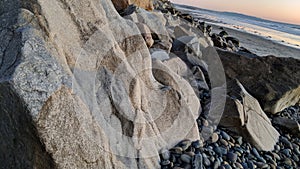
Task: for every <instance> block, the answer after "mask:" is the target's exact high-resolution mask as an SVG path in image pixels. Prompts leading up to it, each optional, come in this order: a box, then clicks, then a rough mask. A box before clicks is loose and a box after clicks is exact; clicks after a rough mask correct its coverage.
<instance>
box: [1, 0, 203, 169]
mask: <svg viewBox="0 0 300 169" xmlns="http://www.w3.org/2000/svg"><path fill="white" fill-rule="evenodd" d="M0 14H1V15H0V21H1V22H0V38H1V42H0V135H1V139H0V143H1V144H0V150H1V151H0V164H1V167H3V168H104V169H105V168H132V169H135V168H159V156H158V152H159V150H160V149H161V148H163V147H166V148H170V147H172V146H174V145H175V144H176V143H177V142H178V141H180V140H183V139H185V138H189V139H191V140H197V139H200V138H199V134H198V132H196V131H197V126H196V125H195V124H196V121H195V119H196V116H197V114H198V109H199V107H200V104H199V101H198V100H197V99H196V98H197V97H196V96H195V94H194V93H193V91H192V89H191V88H186V89H182V88H181V87H180V86H181V85H182V84H184V85H186V86H188V83H187V82H185V81H184V80H177V77H176V76H175V75H176V73H174V72H172V70H171V69H169V68H168V67H167V66H165V65H163V64H161V66H160V67H158V68H156V69H155V70H157V71H159V70H160V71H162V73H161V74H162V75H164V76H163V77H169V75H170V77H172V78H166V79H160V80H159V81H158V78H157V76H155V78H154V76H153V73H152V61H151V57H150V53H149V50H148V48H147V46H146V43H145V42H144V39H143V37H142V35H141V33H140V31H139V29H138V27H137V25H136V24H135V23H134V22H132V21H130V20H125V19H123V18H121V17H120V16H119V14H118V13H117V12H116V11H115V9H114V7H113V4H112V2H111V1H95V0H74V1H65V0H58V1H48V0H38V1H24V0H10V1H0ZM147 15H148V14H147ZM149 15H150V14H149ZM156 22H160V20H156ZM156 24H157V25H163V24H164V23H156ZM146 25H147V24H146ZM148 26H149V25H148ZM149 27H150V29H153V27H154V26H153V25H152V27H151V25H150V26H149ZM174 79H175V80H174ZM182 97H184V99H182Z"/></svg>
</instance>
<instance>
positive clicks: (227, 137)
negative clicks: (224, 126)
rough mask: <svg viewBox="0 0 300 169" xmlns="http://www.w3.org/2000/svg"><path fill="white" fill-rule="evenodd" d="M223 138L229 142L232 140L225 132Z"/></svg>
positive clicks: (222, 132) (222, 133)
mask: <svg viewBox="0 0 300 169" xmlns="http://www.w3.org/2000/svg"><path fill="white" fill-rule="evenodd" d="M220 134H221V136H222V138H223V139H225V140H227V141H229V140H230V136H229V135H228V134H227V133H226V132H225V131H221V133H220Z"/></svg>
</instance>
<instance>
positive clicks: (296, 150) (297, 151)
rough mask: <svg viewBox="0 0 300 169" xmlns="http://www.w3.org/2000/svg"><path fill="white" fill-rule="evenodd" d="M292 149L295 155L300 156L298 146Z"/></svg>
mask: <svg viewBox="0 0 300 169" xmlns="http://www.w3.org/2000/svg"><path fill="white" fill-rule="evenodd" d="M293 151H294V152H295V154H296V155H298V156H300V150H299V149H298V148H297V149H295V148H294V150H293Z"/></svg>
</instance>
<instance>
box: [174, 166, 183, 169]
mask: <svg viewBox="0 0 300 169" xmlns="http://www.w3.org/2000/svg"><path fill="white" fill-rule="evenodd" d="M173 169H184V168H181V167H177V166H176V167H174V168H173Z"/></svg>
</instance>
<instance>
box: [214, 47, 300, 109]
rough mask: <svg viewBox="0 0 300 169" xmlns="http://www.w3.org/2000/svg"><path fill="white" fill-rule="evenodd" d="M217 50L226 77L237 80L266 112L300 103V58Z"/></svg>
mask: <svg viewBox="0 0 300 169" xmlns="http://www.w3.org/2000/svg"><path fill="white" fill-rule="evenodd" d="M218 53H219V55H220V58H221V60H222V62H223V65H224V69H225V73H226V76H227V78H228V79H238V80H239V81H240V82H241V83H242V84H243V85H244V86H245V88H246V89H247V90H248V91H249V93H250V94H251V95H253V96H254V97H255V98H257V99H258V101H259V102H260V104H261V106H262V108H263V110H264V111H266V112H269V113H273V114H275V113H277V112H280V111H282V110H283V109H285V108H287V107H290V106H293V105H295V104H297V103H299V102H300V60H298V59H294V58H278V57H275V56H267V57H254V58H249V57H245V56H242V55H239V54H236V53H232V52H227V51H223V50H218Z"/></svg>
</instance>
